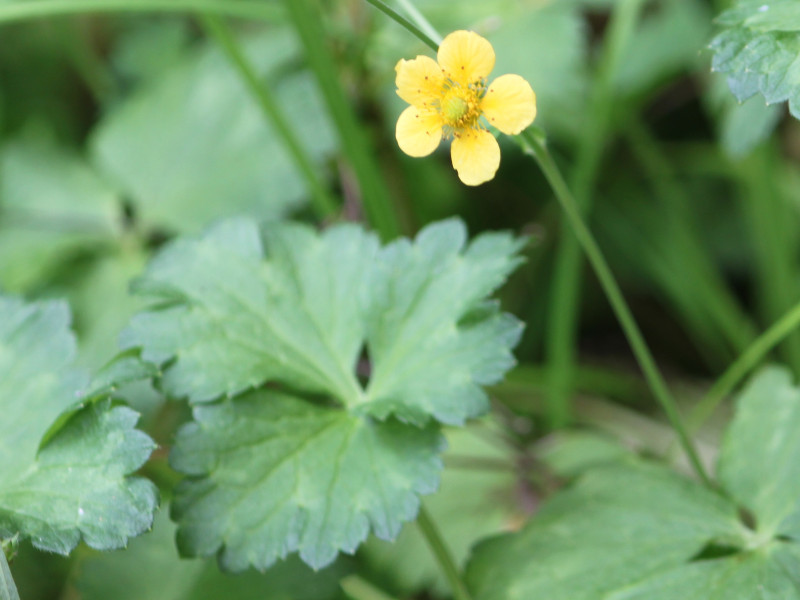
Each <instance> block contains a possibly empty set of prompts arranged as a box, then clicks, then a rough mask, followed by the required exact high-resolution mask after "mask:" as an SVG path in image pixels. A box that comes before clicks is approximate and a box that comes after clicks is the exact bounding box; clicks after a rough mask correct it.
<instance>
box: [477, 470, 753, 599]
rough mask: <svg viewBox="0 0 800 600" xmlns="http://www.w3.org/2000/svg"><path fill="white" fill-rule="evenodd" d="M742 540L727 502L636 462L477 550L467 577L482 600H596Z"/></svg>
mask: <svg viewBox="0 0 800 600" xmlns="http://www.w3.org/2000/svg"><path fill="white" fill-rule="evenodd" d="M744 537H745V533H744V527H743V526H742V525H741V524H740V523H739V521H738V519H737V513H736V508H735V506H733V504H731V503H729V502H727V501H726V500H724V499H723V498H722V497H721V496H718V495H717V494H715V493H713V492H711V491H708V490H706V489H705V488H703V487H701V486H700V485H698V484H696V483H694V482H692V481H688V480H686V479H683V478H682V477H679V476H678V475H676V474H674V473H672V472H670V471H668V470H667V469H665V468H663V467H659V466H655V465H649V464H645V463H641V462H631V463H630V464H628V465H619V466H608V467H600V468H597V469H594V470H591V471H590V472H588V473H587V474H586V475H584V476H583V477H582V478H581V479H579V480H578V482H577V483H576V484H575V486H574V487H572V488H570V489H568V490H567V491H564V492H561V493H560V494H558V495H556V496H554V497H553V499H552V500H550V501H549V502H548V504H546V505H545V507H544V508H543V509H542V511H541V512H540V513H539V514H537V515H536V517H534V518H533V519H532V520H531V521H530V522H529V523H528V525H527V526H526V527H525V528H524V529H523V530H522V531H521V532H519V533H516V534H510V535H506V536H502V537H499V538H496V539H494V540H490V541H488V542H484V543H482V544H480V545H478V547H477V548H476V549H475V550H474V552H473V558H472V560H471V562H470V565H469V568H468V573H467V577H468V582H469V583H470V584H471V587H472V588H473V590H474V591H475V595H476V598H477V599H480V600H494V599H497V600H500V599H502V600H515V599H528V598H547V599H548V600H596V599H597V598H603V597H605V596H604V594H607V593H610V592H613V591H615V590H618V589H620V588H621V587H623V586H626V585H630V584H632V583H634V582H637V581H639V580H641V579H642V578H643V577H646V576H648V575H650V574H655V573H659V572H662V571H664V570H666V569H670V568H675V567H677V566H680V565H683V564H685V563H686V562H688V561H689V560H690V559H692V557H694V556H695V555H697V554H698V553H699V552H700V551H701V550H702V549H703V548H704V547H705V546H706V545H707V544H709V543H712V542H715V543H724V544H731V543H736V542H741V540H742V539H743V538H744Z"/></svg>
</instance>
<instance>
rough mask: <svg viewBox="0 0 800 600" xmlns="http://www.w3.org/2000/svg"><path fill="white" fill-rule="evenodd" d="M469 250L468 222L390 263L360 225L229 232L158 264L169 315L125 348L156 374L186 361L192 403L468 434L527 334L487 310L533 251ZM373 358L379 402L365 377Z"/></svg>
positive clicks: (163, 311)
mask: <svg viewBox="0 0 800 600" xmlns="http://www.w3.org/2000/svg"><path fill="white" fill-rule="evenodd" d="M465 244H466V233H465V230H464V226H463V225H462V224H461V223H460V222H457V221H446V222H443V223H439V224H436V225H432V226H429V227H427V228H426V229H425V230H423V231H422V232H421V233H420V234H419V236H418V237H417V239H416V242H415V243H413V244H412V243H410V242H409V241H407V240H399V241H397V242H394V243H392V244H390V245H388V246H387V247H386V248H384V249H380V248H379V245H378V242H377V240H376V238H375V236H373V235H371V234H367V233H365V232H364V231H363V230H361V229H360V228H358V227H356V226H353V225H341V226H336V227H332V228H330V229H328V230H327V231H325V232H324V233H323V234H322V235H317V234H315V233H314V232H313V230H311V229H310V228H308V227H305V226H301V225H287V224H273V225H268V226H266V227H265V229H264V231H263V233H262V232H260V231H259V230H258V228H257V226H256V225H255V224H254V223H253V222H251V221H248V220H232V221H226V222H224V223H222V224H220V225H218V226H216V227H214V228H213V229H211V230H210V231H209V232H208V233H206V234H205V235H204V236H202V237H201V238H199V239H189V240H181V241H178V242H177V243H175V244H173V245H171V246H170V247H169V248H167V249H166V250H165V251H164V252H162V253H161V254H160V255H159V256H158V257H157V258H156V259H155V260H154V261H153V263H152V264H151V266H150V268H149V269H148V271H147V273H146V275H145V276H144V277H143V278H142V280H141V281H140V282H139V284H138V286H137V287H138V289H139V290H140V291H142V292H146V293H147V292H149V293H150V294H153V295H154V296H156V297H157V298H159V299H160V300H162V301H163V302H164V303H166V304H165V306H162V307H161V308H159V309H158V310H154V311H151V312H146V313H142V314H140V315H138V316H137V317H135V318H134V320H133V321H132V323H131V326H130V327H129V328H128V329H127V330H126V331H125V332H124V333H123V344H124V345H125V346H142V348H143V357H144V358H145V359H146V360H150V361H153V362H156V363H165V362H166V361H168V360H170V359H172V358H173V357H174V362H171V363H170V364H168V365H166V366H165V368H164V377H163V382H162V384H163V387H164V389H165V390H166V391H167V392H168V393H169V394H171V395H173V396H188V397H189V399H190V401H192V402H206V401H210V400H212V399H214V398H217V397H219V396H221V395H233V394H237V393H239V392H241V391H243V390H245V389H248V388H251V387H254V386H258V385H261V384H263V383H264V382H268V381H272V382H280V383H283V384H285V385H288V386H290V387H291V388H293V389H298V390H304V391H307V392H312V393H325V394H328V395H330V396H332V397H333V398H335V399H336V400H337V401H338V402H339V403H340V404H342V405H344V406H346V407H348V408H350V409H353V410H357V411H358V412H359V413H361V414H371V415H373V416H377V417H378V418H381V419H383V418H385V417H387V416H388V415H390V414H394V415H397V416H398V417H399V418H401V419H403V420H407V421H411V422H414V423H417V424H421V423H424V422H425V421H426V420H427V419H429V418H430V417H431V416H433V417H435V418H436V419H438V420H439V421H442V422H445V423H454V424H460V423H463V422H464V420H465V419H466V418H469V417H473V416H477V415H479V414H482V413H483V412H485V411H486V409H487V407H488V402H487V398H486V394H485V392H484V391H483V390H482V389H481V387H480V386H481V385H486V384H490V383H494V382H496V381H498V380H499V379H500V377H502V375H503V373H505V371H506V370H508V369H509V368H510V367H511V366H512V365H513V356H512V355H511V352H510V349H511V347H513V346H514V344H515V343H516V341H517V339H518V337H519V334H520V330H521V326H520V324H519V323H518V321H516V319H514V318H513V317H510V316H508V315H505V314H502V313H500V312H499V311H498V309H497V306H496V305H494V304H488V303H486V301H485V297H486V296H487V295H488V294H490V293H491V292H492V291H493V290H494V289H495V288H496V287H498V286H499V285H500V284H501V283H502V282H503V280H504V279H505V277H506V276H507V274H508V273H509V272H510V271H511V270H512V269H513V268H514V267H515V266H516V265H517V264H518V262H519V259H518V258H517V257H516V252H517V251H518V250H519V248H520V247H521V241H520V240H517V239H514V238H513V237H511V236H509V235H506V234H487V235H482V236H480V237H478V238H477V239H475V240H474V241H473V242H472V243H471V244H469V245H468V246H467V245H465ZM365 345H366V349H367V352H368V354H369V358H370V361H371V364H372V374H371V378H370V381H369V384H368V386H367V388H366V391H364V390H362V388H361V386H360V384H359V381H358V379H357V377H356V363H357V361H358V358H359V356H360V353H361V350H362V348H363V347H364V346H365Z"/></svg>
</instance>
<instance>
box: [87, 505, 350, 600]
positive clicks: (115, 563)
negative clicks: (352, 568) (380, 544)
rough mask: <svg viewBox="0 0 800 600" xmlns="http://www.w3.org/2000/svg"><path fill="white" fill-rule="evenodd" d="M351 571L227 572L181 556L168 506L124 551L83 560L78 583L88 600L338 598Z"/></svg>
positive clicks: (298, 566) (297, 564)
mask: <svg viewBox="0 0 800 600" xmlns="http://www.w3.org/2000/svg"><path fill="white" fill-rule="evenodd" d="M347 572H348V568H347V565H345V564H342V563H341V562H340V563H337V564H335V565H332V566H331V567H329V568H327V569H325V570H323V571H318V572H314V571H312V570H311V569H310V568H308V567H307V566H306V565H304V564H303V563H302V562H301V561H300V560H298V559H297V558H290V559H289V560H287V561H285V562H280V563H277V564H275V565H273V566H272V567H271V568H270V569H269V571H267V572H266V573H258V572H257V571H253V570H251V571H248V572H246V573H241V574H237V575H236V576H232V575H229V574H225V573H222V572H220V570H219V569H218V568H217V566H216V565H215V564H213V563H211V562H209V561H202V560H185V559H181V558H180V557H179V556H178V552H177V550H176V549H175V526H174V525H173V524H172V523H170V521H169V519H168V518H167V514H166V511H164V510H162V511H160V512H159V513H158V515H156V519H155V522H154V524H153V531H151V532H149V533H147V534H145V535H143V536H141V537H139V538H136V539H135V540H132V541H131V544H130V546H129V547H128V549H127V550H126V551H125V552H124V553H105V554H96V555H94V556H89V557H87V558H85V559H84V560H82V561H81V562H80V566H79V568H78V569H76V576H75V579H74V581H73V585H74V586H75V587H76V588H77V590H78V591H79V593H80V597H81V598H83V599H84V600H107V599H108V598H114V600H145V599H147V598H158V599H159V600H218V599H219V598H235V599H236V600H264V599H265V598H269V599H270V600H334V599H336V598H340V597H341V592H340V591H339V579H340V578H341V577H342V575H344V574H346V573H347Z"/></svg>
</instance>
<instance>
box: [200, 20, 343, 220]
mask: <svg viewBox="0 0 800 600" xmlns="http://www.w3.org/2000/svg"><path fill="white" fill-rule="evenodd" d="M200 20H201V23H202V25H203V28H204V29H205V31H206V33H207V34H208V35H209V37H211V38H213V39H215V40H216V41H217V43H218V44H219V46H220V47H221V48H222V50H223V52H225V54H226V55H227V57H228V59H229V60H230V61H231V63H232V64H233V66H234V67H235V68H236V70H237V71H238V73H239V75H240V76H241V78H242V80H243V81H244V83H245V85H246V86H247V88H248V89H249V90H250V92H251V93H252V95H253V97H254V98H255V99H256V101H257V102H258V105H259V106H260V107H261V111H262V112H263V114H264V116H265V117H266V120H267V121H268V123H269V124H270V125H272V126H273V128H274V129H275V131H276V132H277V134H278V136H279V137H280V138H281V140H282V141H283V144H284V146H285V147H286V150H287V151H288V152H289V155H290V156H291V157H292V160H294V163H295V166H297V168H298V169H299V171H300V172H301V173H302V174H303V176H304V178H305V180H306V184H307V185H308V189H309V192H310V193H311V204H312V206H313V207H314V210H315V212H316V213H317V216H318V217H319V218H320V219H321V220H324V219H326V218H329V217H331V215H333V214H334V213H336V212H337V205H336V201H335V200H334V199H333V197H332V196H331V195H330V192H328V188H327V186H326V185H325V184H324V183H323V182H322V181H321V180H320V178H319V177H318V176H317V171H316V167H315V166H314V163H313V161H312V160H311V157H310V156H309V155H308V153H307V152H306V151H305V148H303V144H302V143H301V142H300V139H299V138H298V137H297V135H296V134H295V132H294V130H293V129H292V127H291V125H290V124H289V122H288V120H287V119H286V117H285V116H284V114H283V110H282V109H281V107H280V105H279V104H278V101H277V99H276V98H275V96H274V95H273V94H272V92H271V91H270V88H269V84H268V83H264V82H262V81H260V80H259V77H258V75H257V73H256V71H255V69H254V68H253V67H252V66H251V65H250V63H249V61H248V60H247V57H246V56H245V55H244V52H243V51H242V49H241V48H240V46H239V43H238V42H237V41H236V38H235V37H234V35H233V34H232V33H231V30H230V29H229V28H228V26H227V25H225V23H224V22H223V21H222V20H221V19H220V18H219V17H217V16H214V15H211V14H205V15H203V16H202V17H201V19H200Z"/></svg>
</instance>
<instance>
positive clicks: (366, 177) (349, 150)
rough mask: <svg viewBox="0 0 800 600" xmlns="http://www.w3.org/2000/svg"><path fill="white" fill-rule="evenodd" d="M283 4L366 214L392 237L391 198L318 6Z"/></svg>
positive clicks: (287, 0) (303, 1)
mask: <svg viewBox="0 0 800 600" xmlns="http://www.w3.org/2000/svg"><path fill="white" fill-rule="evenodd" d="M283 4H284V6H285V7H286V10H287V12H288V13H289V16H290V17H291V19H292V22H293V23H294V26H295V29H296V30H297V33H298V35H299V36H300V39H301V40H302V42H303V46H304V47H305V50H306V58H307V60H308V64H309V65H310V67H311V69H312V71H314V74H315V75H316V77H317V81H318V82H319V85H320V90H321V91H322V94H323V96H324V97H325V101H326V103H327V105H328V109H329V110H330V113H331V117H332V118H333V121H334V123H335V125H336V128H337V129H338V132H339V140H340V142H341V144H342V149H343V150H344V153H345V155H346V156H347V158H348V159H349V162H350V166H351V167H352V168H353V171H354V172H355V175H356V178H357V179H358V182H359V184H360V188H361V201H362V202H363V205H364V208H365V210H366V213H367V217H368V218H369V221H370V223H371V224H372V226H373V227H374V228H375V229H376V230H377V231H378V233H379V234H380V236H381V238H383V239H384V240H390V239H392V238H394V237H396V236H397V235H398V234H399V233H400V226H399V224H398V222H397V215H396V214H395V210H394V205H393V202H392V197H391V194H390V193H389V189H388V188H387V187H386V183H385V181H384V179H383V177H382V176H381V172H380V168H379V165H378V162H377V160H376V159H375V153H374V151H373V149H372V148H371V144H370V142H369V140H368V138H367V136H366V132H365V131H364V129H363V127H362V126H361V124H360V123H359V122H358V119H357V118H356V114H355V111H354V110H353V107H352V103H351V101H350V100H349V99H348V97H347V94H346V93H345V91H344V89H343V87H342V83H341V81H340V80H339V76H338V74H337V73H338V72H339V70H338V68H337V65H336V63H335V61H334V59H333V56H332V55H331V52H330V48H328V46H327V43H326V41H327V36H326V34H325V29H324V27H323V25H322V21H321V17H320V13H319V9H318V8H317V7H315V6H313V5H312V4H311V3H310V2H309V0H283Z"/></svg>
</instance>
